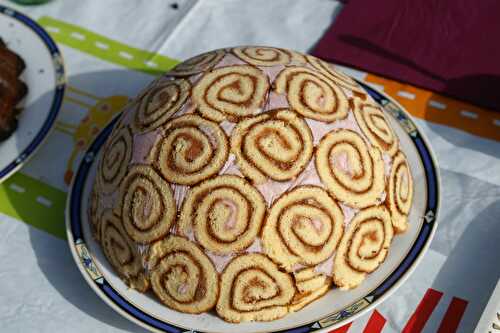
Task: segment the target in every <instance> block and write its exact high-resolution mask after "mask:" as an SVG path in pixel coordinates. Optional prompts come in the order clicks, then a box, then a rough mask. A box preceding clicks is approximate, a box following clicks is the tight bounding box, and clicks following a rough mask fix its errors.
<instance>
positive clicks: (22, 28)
mask: <svg viewBox="0 0 500 333" xmlns="http://www.w3.org/2000/svg"><path fill="white" fill-rule="evenodd" d="M0 38H2V39H3V40H4V41H5V42H6V43H7V46H8V47H9V48H10V49H12V50H13V51H14V52H16V53H18V54H19V55H20V56H21V57H22V58H23V59H24V62H25V63H26V69H25V70H24V72H23V74H22V76H21V79H22V80H23V81H24V82H26V85H27V86H28V90H29V91H28V95H27V96H26V98H25V99H24V101H23V102H22V105H20V107H22V108H23V111H22V113H21V115H20V116H19V123H18V128H17V130H16V131H15V132H14V133H13V134H12V135H11V136H10V137H9V138H8V139H7V140H5V141H2V142H0V182H2V181H3V180H5V179H7V177H8V176H10V175H12V174H13V173H14V172H15V171H16V170H18V169H19V168H20V167H21V166H22V165H23V164H24V163H26V161H27V160H28V158H30V157H31V156H32V155H33V154H34V153H35V151H36V149H37V148H38V147H40V145H41V144H42V143H43V141H44V139H45V138H46V137H47V136H48V134H49V132H50V129H51V128H52V127H53V125H54V122H55V120H56V117H57V114H58V113H59V110H60V109H61V104H62V100H63V95H64V86H65V76H64V66H63V61H62V57H61V53H60V52H59V49H58V48H57V46H56V44H55V43H54V41H53V40H52V38H50V36H49V35H48V34H47V32H46V31H45V30H44V29H43V28H42V27H40V26H39V25H38V24H37V23H36V22H34V21H33V20H31V19H30V18H29V17H27V16H25V15H23V14H21V13H19V12H16V11H14V10H12V9H10V8H7V7H4V6H1V5H0Z"/></svg>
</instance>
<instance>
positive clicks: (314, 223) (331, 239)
mask: <svg viewBox="0 0 500 333" xmlns="http://www.w3.org/2000/svg"><path fill="white" fill-rule="evenodd" d="M343 222H344V215H343V214H342V210H341V209H340V208H339V206H338V205H337V203H336V202H335V200H333V199H332V198H331V197H330V196H329V195H328V193H327V192H326V191H325V190H323V189H322V188H320V187H317V186H312V185H304V186H299V187H296V188H294V189H293V190H291V191H289V192H286V193H285V194H283V195H282V196H281V197H280V198H279V199H277V200H276V201H275V202H274V203H273V205H272V206H271V210H270V211H269V214H268V216H267V218H266V222H265V224H264V228H263V229H262V244H263V246H264V253H265V254H267V255H268V256H269V257H270V258H271V259H273V260H274V261H275V262H277V263H279V265H280V266H281V267H283V268H284V269H285V270H286V271H288V272H291V271H293V266H294V265H296V264H301V265H307V266H310V265H316V264H319V263H320V262H322V261H325V260H326V259H328V258H329V257H330V256H331V255H332V254H333V252H334V251H335V248H336V247H337V245H338V243H339V242H340V238H341V237H342V233H343V229H344V227H343Z"/></svg>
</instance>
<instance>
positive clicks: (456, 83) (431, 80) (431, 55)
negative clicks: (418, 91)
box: [313, 0, 500, 110]
mask: <svg viewBox="0 0 500 333" xmlns="http://www.w3.org/2000/svg"><path fill="white" fill-rule="evenodd" d="M499 13H500V1H497V0H481V1H477V0H423V1H414V0H378V1H373V0H350V1H349V2H348V3H347V4H346V5H345V6H344V8H343V10H342V11H341V12H340V14H339V15H338V16H337V18H336V20H335V23H334V24H333V25H332V26H331V27H330V28H329V30H328V31H327V32H326V34H325V35H324V36H323V37H322V39H321V40H320V41H319V43H318V44H317V45H316V47H315V48H314V50H313V54H314V55H316V56H318V57H320V58H323V59H325V60H328V61H331V62H335V63H340V64H346V65H350V66H353V67H357V68H360V69H363V70H365V71H368V72H372V73H375V74H379V75H383V76H386V77H388V78H392V79H396V80H399V81H403V82H406V83H410V84H413V85H416V86H419V87H422V88H426V89H429V90H433V91H436V92H439V93H442V94H445V95H449V96H450V97H454V98H457V99H462V100H465V101H468V102H471V103H473V104H475V105H478V106H482V107H486V108H490V109H495V110H500V43H499V42H498V38H499V36H500V20H499V19H498V14H499Z"/></svg>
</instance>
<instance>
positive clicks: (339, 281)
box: [333, 206, 394, 289]
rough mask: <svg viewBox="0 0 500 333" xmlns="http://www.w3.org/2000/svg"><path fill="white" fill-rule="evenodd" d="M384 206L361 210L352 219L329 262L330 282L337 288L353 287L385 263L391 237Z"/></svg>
mask: <svg viewBox="0 0 500 333" xmlns="http://www.w3.org/2000/svg"><path fill="white" fill-rule="evenodd" d="M393 233H394V232H393V228H392V223H391V216H390V214H389V212H388V211H387V209H386V208H385V207H384V206H373V207H370V208H366V209H363V210H361V211H360V212H359V213H358V214H356V216H354V218H353V219H352V221H351V223H350V224H349V227H348V229H347V231H346V233H345V234H344V236H343V237H342V240H341V241H340V245H339V248H338V249H337V252H336V254H335V258H334V261H333V281H334V283H335V284H336V285H337V286H338V287H340V288H341V289H352V288H355V287H357V286H358V285H359V284H360V283H361V282H362V281H363V280H364V279H365V277H366V274H368V273H371V272H373V271H374V270H376V269H377V268H378V267H379V265H380V264H381V263H382V262H383V261H384V260H385V257H386V256H387V253H388V251H389V246H390V245H391V241H392V237H393Z"/></svg>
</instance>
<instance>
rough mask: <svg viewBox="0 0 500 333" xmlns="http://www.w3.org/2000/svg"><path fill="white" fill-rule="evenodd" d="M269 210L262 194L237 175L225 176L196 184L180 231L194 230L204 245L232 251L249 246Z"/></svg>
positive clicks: (184, 207) (185, 206)
mask: <svg viewBox="0 0 500 333" xmlns="http://www.w3.org/2000/svg"><path fill="white" fill-rule="evenodd" d="M265 211H266V203H265V201H264V198H263V197H262V194H260V192H259V191H257V189H256V188H254V187H253V186H252V185H250V184H249V183H248V182H246V181H245V180H244V179H243V178H241V177H238V176H231V175H224V176H218V177H215V178H213V179H209V180H206V181H204V182H202V183H201V184H199V185H198V186H196V187H193V188H192V189H191V190H190V191H189V192H188V194H187V196H186V198H185V199H184V202H183V204H182V210H181V214H180V217H179V222H178V232H179V233H180V234H181V235H183V236H186V237H189V235H190V234H192V233H194V236H195V237H196V240H197V241H198V242H199V243H200V244H201V245H202V246H203V247H204V248H205V249H208V250H210V251H212V252H215V253H218V254H233V253H236V252H239V251H242V250H244V249H246V248H247V247H249V246H250V245H251V244H252V243H253V242H254V240H255V237H256V236H257V234H258V233H259V231H260V229H261V225H262V221H263V219H264V214H265Z"/></svg>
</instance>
